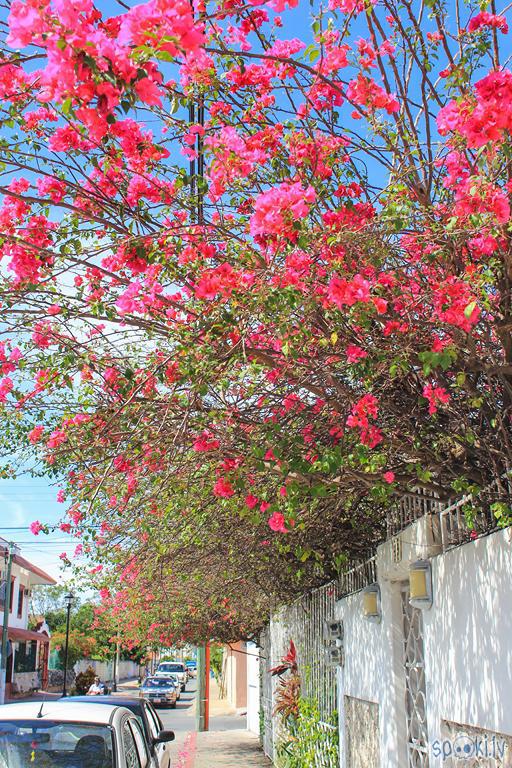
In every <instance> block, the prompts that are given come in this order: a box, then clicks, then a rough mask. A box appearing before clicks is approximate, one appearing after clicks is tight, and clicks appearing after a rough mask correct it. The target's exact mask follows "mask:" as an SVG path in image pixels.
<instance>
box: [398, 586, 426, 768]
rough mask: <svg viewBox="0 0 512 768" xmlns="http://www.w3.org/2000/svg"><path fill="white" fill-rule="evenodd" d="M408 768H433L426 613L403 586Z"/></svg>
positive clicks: (406, 587) (407, 588)
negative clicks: (427, 684)
mask: <svg viewBox="0 0 512 768" xmlns="http://www.w3.org/2000/svg"><path fill="white" fill-rule="evenodd" d="M401 597H402V620H403V647H404V668H405V712H406V718H407V751H408V758H407V759H408V762H407V765H408V768H429V759H428V728H427V704H426V686H425V649H424V643H423V613H422V611H421V609H419V608H415V607H414V606H412V605H411V604H410V602H409V597H410V595H409V587H408V585H407V584H404V585H403V586H402V591H401Z"/></svg>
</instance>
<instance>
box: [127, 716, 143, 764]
mask: <svg viewBox="0 0 512 768" xmlns="http://www.w3.org/2000/svg"><path fill="white" fill-rule="evenodd" d="M128 722H129V724H130V728H131V729H132V733H133V738H134V739H135V744H136V746H137V753H138V755H139V762H140V764H141V766H142V768H146V766H147V764H148V753H147V752H146V740H145V738H144V735H143V733H142V729H141V727H140V725H139V721H138V720H135V719H132V720H129V721H128Z"/></svg>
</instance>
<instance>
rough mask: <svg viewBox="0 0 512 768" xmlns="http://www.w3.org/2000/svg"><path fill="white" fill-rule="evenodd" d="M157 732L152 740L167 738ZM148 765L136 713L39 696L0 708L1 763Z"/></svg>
mask: <svg viewBox="0 0 512 768" xmlns="http://www.w3.org/2000/svg"><path fill="white" fill-rule="evenodd" d="M173 738H174V733H173V732H172V731H160V733H159V734H158V736H157V738H156V739H155V743H158V744H162V745H165V744H166V743H167V742H168V741H172V740H173ZM27 765H34V766H37V767H38V768H43V766H54V765H62V766H66V768H84V766H87V768H114V766H115V768H132V766H134V765H137V766H140V768H153V766H156V763H155V757H154V755H151V752H150V749H149V747H148V743H147V741H146V738H145V736H144V733H143V730H142V727H141V725H140V722H139V720H138V718H137V717H135V715H134V714H133V712H130V710H129V709H126V708H125V707H119V706H107V705H105V704H94V703H92V702H91V703H90V704H88V703H87V704H86V703H82V702H76V703H72V702H69V703H68V702H66V700H62V699H61V700H60V701H43V702H36V701H31V702H23V703H19V704H6V705H4V706H2V707H0V768H23V766H27Z"/></svg>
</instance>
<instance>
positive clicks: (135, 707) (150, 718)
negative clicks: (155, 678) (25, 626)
mask: <svg viewBox="0 0 512 768" xmlns="http://www.w3.org/2000/svg"><path fill="white" fill-rule="evenodd" d="M178 690H179V685H178ZM60 701H62V699H60ZM65 701H69V702H85V703H87V704H106V705H107V706H112V705H113V704H117V705H119V704H122V706H123V707H125V708H126V709H129V710H130V712H133V714H134V715H135V717H136V718H137V719H138V721H139V723H140V724H141V725H142V728H143V730H144V736H145V737H146V741H147V743H148V747H149V752H150V754H152V755H154V758H155V760H154V762H155V765H156V766H157V768H170V765H171V758H170V755H169V750H168V749H167V747H166V744H165V743H162V742H158V734H159V733H160V732H161V731H163V730H164V726H163V723H162V721H161V720H160V718H159V716H158V713H157V712H156V711H155V709H154V707H153V705H152V704H151V703H150V702H149V701H147V700H146V699H144V698H140V697H137V696H129V697H128V696H126V697H125V696H123V697H122V698H121V697H120V696H95V697H94V699H92V700H91V697H90V696H68V697H67V698H66V699H65ZM169 733H172V731H170V732H169ZM172 740H173V739H169V741H172Z"/></svg>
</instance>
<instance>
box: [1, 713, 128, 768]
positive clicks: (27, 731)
mask: <svg viewBox="0 0 512 768" xmlns="http://www.w3.org/2000/svg"><path fill="white" fill-rule="evenodd" d="M85 765H87V766H89V765H90V766H94V768H113V766H114V762H113V757H112V733H111V730H110V728H109V727H108V726H106V725H92V724H89V723H63V722H51V721H48V720H44V721H41V720H16V721H14V720H0V768H34V766H37V768H83V766H85Z"/></svg>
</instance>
